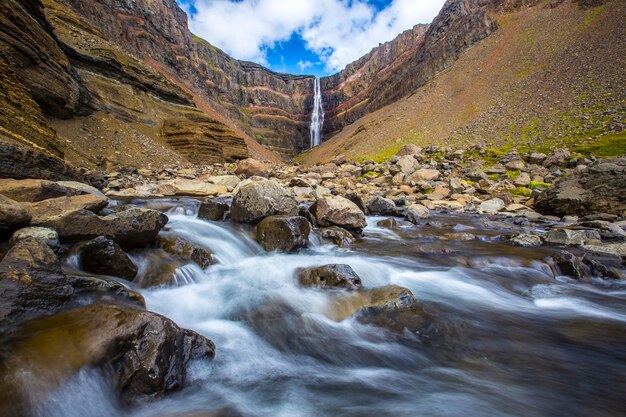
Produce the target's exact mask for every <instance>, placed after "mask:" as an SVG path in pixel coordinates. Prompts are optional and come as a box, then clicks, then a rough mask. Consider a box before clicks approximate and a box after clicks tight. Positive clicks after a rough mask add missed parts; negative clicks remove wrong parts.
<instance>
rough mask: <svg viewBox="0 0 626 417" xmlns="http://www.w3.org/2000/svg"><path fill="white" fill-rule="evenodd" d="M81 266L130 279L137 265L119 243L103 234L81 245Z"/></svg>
mask: <svg viewBox="0 0 626 417" xmlns="http://www.w3.org/2000/svg"><path fill="white" fill-rule="evenodd" d="M80 264H81V268H82V269H83V270H85V271H87V272H91V273H93V274H98V275H112V276H116V277H120V278H124V279H126V280H129V281H130V280H132V279H133V278H135V275H137V267H136V266H135V264H134V263H133V261H132V260H131V259H130V258H129V257H128V255H126V253H125V252H124V251H123V250H122V248H120V247H119V245H118V244H117V243H115V242H113V241H112V240H110V239H107V238H106V237H104V236H99V237H97V238H95V239H93V240H90V241H89V242H87V243H85V244H84V245H82V247H81V252H80Z"/></svg>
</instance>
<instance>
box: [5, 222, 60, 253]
mask: <svg viewBox="0 0 626 417" xmlns="http://www.w3.org/2000/svg"><path fill="white" fill-rule="evenodd" d="M28 238H34V239H37V240H41V241H42V242H44V243H45V244H46V245H48V246H49V247H50V249H52V250H56V249H58V248H59V246H60V242H59V234H58V233H57V232H56V230H54V229H50V228H47V227H25V228H24V229H20V230H18V231H17V232H15V233H13V236H11V240H10V241H9V246H11V247H12V246H15V244H16V243H17V242H19V241H20V240H24V239H28Z"/></svg>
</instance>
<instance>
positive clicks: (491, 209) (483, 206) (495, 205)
mask: <svg viewBox="0 0 626 417" xmlns="http://www.w3.org/2000/svg"><path fill="white" fill-rule="evenodd" d="M505 206H506V204H505V203H504V201H503V200H502V199H501V198H492V199H491V200H487V201H483V202H482V203H480V206H478V212H479V213H481V214H496V213H497V212H499V211H500V210H502V209H503V208H504V207H505Z"/></svg>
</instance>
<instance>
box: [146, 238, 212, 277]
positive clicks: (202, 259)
mask: <svg viewBox="0 0 626 417" xmlns="http://www.w3.org/2000/svg"><path fill="white" fill-rule="evenodd" d="M153 246H154V247H155V248H159V249H163V250H164V251H165V252H167V253H169V254H170V255H172V256H173V257H174V258H176V259H178V260H180V261H182V262H194V263H195V264H196V265H198V266H199V267H200V268H203V269H204V268H207V267H209V266H210V265H214V264H216V263H217V260H216V259H215V257H214V256H213V253H211V251H210V250H208V249H206V248H203V247H201V246H199V245H195V244H193V243H191V242H189V241H188V240H187V239H185V238H183V237H180V236H176V235H175V234H172V233H161V234H159V236H158V237H157V238H156V240H155V241H154V244H153Z"/></svg>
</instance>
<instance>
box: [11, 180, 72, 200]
mask: <svg viewBox="0 0 626 417" xmlns="http://www.w3.org/2000/svg"><path fill="white" fill-rule="evenodd" d="M0 194H2V195H4V196H6V197H8V198H10V199H12V200H15V201H19V202H23V203H34V202H37V201H42V200H47V199H49V198H58V197H64V196H73V195H78V194H83V192H82V191H80V190H77V189H76V187H64V186H62V185H60V184H58V183H56V182H53V181H47V180H37V179H25V180H13V179H0Z"/></svg>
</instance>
